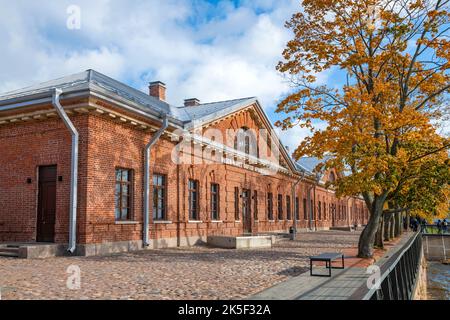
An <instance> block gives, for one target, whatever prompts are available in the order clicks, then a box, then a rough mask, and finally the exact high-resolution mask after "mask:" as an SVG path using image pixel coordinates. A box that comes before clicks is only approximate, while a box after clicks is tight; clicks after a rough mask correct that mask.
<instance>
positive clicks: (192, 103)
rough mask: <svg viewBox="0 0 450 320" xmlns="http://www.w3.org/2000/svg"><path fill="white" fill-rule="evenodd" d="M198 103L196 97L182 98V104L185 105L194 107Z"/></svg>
mask: <svg viewBox="0 0 450 320" xmlns="http://www.w3.org/2000/svg"><path fill="white" fill-rule="evenodd" d="M198 105H200V100H198V99H197V98H191V99H186V100H184V106H185V107H194V106H198Z"/></svg>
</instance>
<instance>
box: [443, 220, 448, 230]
mask: <svg viewBox="0 0 450 320" xmlns="http://www.w3.org/2000/svg"><path fill="white" fill-rule="evenodd" d="M447 227H448V223H447V219H444V220H442V233H447Z"/></svg>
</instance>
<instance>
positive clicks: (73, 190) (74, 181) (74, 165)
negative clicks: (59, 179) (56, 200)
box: [52, 88, 79, 253]
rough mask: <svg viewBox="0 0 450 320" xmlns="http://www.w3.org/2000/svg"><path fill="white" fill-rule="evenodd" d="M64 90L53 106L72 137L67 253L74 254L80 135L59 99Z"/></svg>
mask: <svg viewBox="0 0 450 320" xmlns="http://www.w3.org/2000/svg"><path fill="white" fill-rule="evenodd" d="M62 93H63V92H62V90H61V89H58V88H55V90H54V92H53V96H52V104H53V106H54V107H55V109H56V111H57V112H58V114H59V116H60V117H61V119H62V120H63V122H64V124H65V126H66V127H67V129H69V131H70V133H71V135H72V150H71V154H72V156H71V161H70V213H69V216H70V220H69V247H68V248H67V251H69V252H70V253H74V252H75V249H76V247H77V192H78V191H77V190H78V140H79V134H78V131H77V129H76V128H75V126H74V125H73V123H72V121H71V120H70V118H69V117H68V115H67V113H66V112H65V111H64V109H63V107H62V105H61V103H60V101H59V98H60V96H61V94H62Z"/></svg>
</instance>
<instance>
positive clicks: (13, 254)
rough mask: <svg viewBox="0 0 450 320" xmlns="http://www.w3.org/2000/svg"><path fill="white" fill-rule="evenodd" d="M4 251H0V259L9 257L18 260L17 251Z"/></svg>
mask: <svg viewBox="0 0 450 320" xmlns="http://www.w3.org/2000/svg"><path fill="white" fill-rule="evenodd" d="M5 250H6V249H0V257H10V258H18V257H19V250H16V251H5Z"/></svg>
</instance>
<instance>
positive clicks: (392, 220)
mask: <svg viewBox="0 0 450 320" xmlns="http://www.w3.org/2000/svg"><path fill="white" fill-rule="evenodd" d="M394 238H395V216H394V214H391V218H390V219H389V240H392V239H394Z"/></svg>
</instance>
